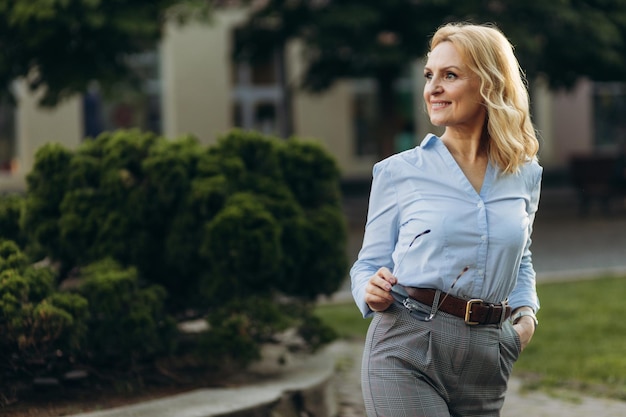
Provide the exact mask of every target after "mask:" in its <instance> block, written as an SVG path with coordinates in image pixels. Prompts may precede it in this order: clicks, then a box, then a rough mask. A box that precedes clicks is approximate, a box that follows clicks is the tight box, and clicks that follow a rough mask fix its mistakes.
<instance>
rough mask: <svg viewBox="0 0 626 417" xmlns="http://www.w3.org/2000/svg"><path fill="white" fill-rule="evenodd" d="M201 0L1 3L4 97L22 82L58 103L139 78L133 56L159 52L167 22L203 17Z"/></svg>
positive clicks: (0, 71)
mask: <svg viewBox="0 0 626 417" xmlns="http://www.w3.org/2000/svg"><path fill="white" fill-rule="evenodd" d="M206 11H208V9H207V4H206V2H203V1H202V0H116V1H107V0H59V1H49V0H8V1H2V2H0V92H2V94H3V95H7V94H10V92H11V84H12V83H13V81H14V80H16V79H18V78H23V79H24V80H25V81H26V83H27V86H28V88H29V89H31V90H33V91H34V90H38V89H40V88H42V87H45V88H43V89H42V90H41V91H42V93H43V95H42V97H41V103H42V104H44V105H49V106H50V105H55V104H57V103H58V102H59V101H60V100H62V99H64V98H67V97H69V96H71V95H73V94H76V93H81V92H84V91H86V89H87V86H88V85H89V83H90V81H93V80H97V81H98V82H99V83H100V84H101V85H102V86H103V87H110V86H113V85H115V84H118V83H120V82H123V81H129V85H132V81H133V79H134V78H135V74H134V73H133V71H132V69H131V67H130V66H129V61H128V58H129V56H130V55H132V54H134V53H138V52H143V51H145V50H146V49H150V48H154V47H155V46H156V43H157V41H158V40H159V39H160V37H161V36H162V27H163V22H164V21H165V19H167V18H168V17H169V18H175V19H179V20H183V21H184V20H186V19H189V18H191V17H192V16H196V15H198V16H201V15H203V14H204V15H205V14H206Z"/></svg>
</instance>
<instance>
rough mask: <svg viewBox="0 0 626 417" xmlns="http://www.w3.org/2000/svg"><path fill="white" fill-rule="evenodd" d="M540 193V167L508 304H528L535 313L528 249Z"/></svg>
mask: <svg viewBox="0 0 626 417" xmlns="http://www.w3.org/2000/svg"><path fill="white" fill-rule="evenodd" d="M540 194H541V169H540V170H539V173H538V174H537V176H536V179H535V181H534V185H533V187H532V190H531V193H530V204H529V205H528V218H529V222H528V240H527V241H526V245H525V247H524V253H523V255H522V260H521V263H520V267H519V272H518V275H517V283H516V285H515V288H514V289H513V291H512V293H511V295H510V297H509V304H510V305H511V307H512V308H513V309H514V310H515V309H516V308H519V307H524V306H528V307H530V308H532V309H533V310H534V311H535V313H536V312H537V311H538V310H539V307H540V305H539V298H538V296H537V286H536V274H535V268H534V267H533V262H532V253H531V251H530V245H531V243H532V237H531V236H532V231H533V224H534V221H535V214H536V213H537V209H538V207H539V195H540Z"/></svg>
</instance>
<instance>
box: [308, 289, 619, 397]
mask: <svg viewBox="0 0 626 417" xmlns="http://www.w3.org/2000/svg"><path fill="white" fill-rule="evenodd" d="M537 291H538V293H539V298H540V299H541V310H540V311H539V314H538V318H539V327H538V328H537V332H536V333H535V336H534V338H533V340H532V342H531V344H530V345H529V346H528V348H527V349H526V350H525V351H524V352H523V354H522V356H521V358H520V360H519V361H518V362H517V364H516V365H515V368H514V371H513V372H514V374H515V375H517V376H518V377H522V379H523V380H524V381H525V386H526V387H527V388H529V389H535V388H543V389H549V390H550V389H560V388H575V389H580V390H584V391H585V392H586V393H588V394H595V395H605V396H610V397H614V398H620V399H622V400H626V277H601V278H598V279H592V280H584V281H576V282H558V283H542V284H539V285H538V286H537ZM316 314H317V315H318V316H319V317H320V318H321V319H322V320H324V321H325V322H326V323H328V324H329V325H330V326H332V327H333V328H334V329H335V330H336V331H337V333H338V334H339V335H340V337H343V338H361V339H362V338H364V337H365V332H366V331H367V326H368V324H369V320H364V319H363V318H361V315H360V313H359V311H358V310H357V308H356V306H355V304H354V303H345V304H330V305H320V306H319V307H317V310H316Z"/></svg>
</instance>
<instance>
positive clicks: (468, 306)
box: [465, 298, 483, 326]
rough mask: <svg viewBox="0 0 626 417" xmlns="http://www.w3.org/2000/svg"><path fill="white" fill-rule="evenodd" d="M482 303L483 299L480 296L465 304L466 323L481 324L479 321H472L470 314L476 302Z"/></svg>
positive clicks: (471, 324)
mask: <svg viewBox="0 0 626 417" xmlns="http://www.w3.org/2000/svg"><path fill="white" fill-rule="evenodd" d="M481 303H483V300H481V299H480V298H472V299H471V300H469V301H468V302H467V303H466V304H465V324H467V325H470V326H476V325H477V324H480V322H479V321H471V320H470V315H471V314H472V306H473V305H474V304H481Z"/></svg>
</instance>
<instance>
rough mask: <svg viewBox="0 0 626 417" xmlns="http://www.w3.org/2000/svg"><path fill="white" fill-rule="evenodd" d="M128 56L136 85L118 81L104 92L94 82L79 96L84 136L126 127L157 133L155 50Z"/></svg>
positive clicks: (158, 102) (158, 100)
mask: <svg viewBox="0 0 626 417" xmlns="http://www.w3.org/2000/svg"><path fill="white" fill-rule="evenodd" d="M128 59H129V62H130V65H131V67H132V68H133V70H134V71H135V74H136V76H137V78H138V80H139V83H140V85H139V88H138V89H137V88H131V87H130V86H128V85H126V84H120V86H118V87H116V88H114V89H113V90H112V91H111V93H110V94H105V93H104V92H103V91H102V89H101V88H100V86H99V85H98V83H97V82H94V83H93V84H92V85H91V86H90V88H89V90H88V91H87V92H86V93H85V94H84V96H83V126H84V136H86V137H96V136H98V135H99V134H100V133H102V132H104V131H113V130H117V129H130V128H139V129H141V130H144V131H150V132H154V133H157V134H160V133H161V131H162V127H161V91H160V74H159V65H158V53H157V52H156V51H151V52H145V53H141V54H136V55H133V56H131V57H129V58H128Z"/></svg>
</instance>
